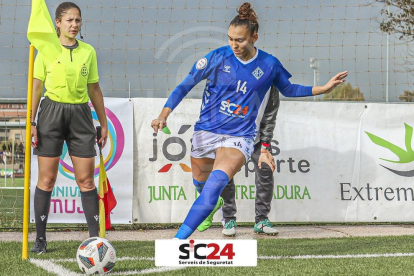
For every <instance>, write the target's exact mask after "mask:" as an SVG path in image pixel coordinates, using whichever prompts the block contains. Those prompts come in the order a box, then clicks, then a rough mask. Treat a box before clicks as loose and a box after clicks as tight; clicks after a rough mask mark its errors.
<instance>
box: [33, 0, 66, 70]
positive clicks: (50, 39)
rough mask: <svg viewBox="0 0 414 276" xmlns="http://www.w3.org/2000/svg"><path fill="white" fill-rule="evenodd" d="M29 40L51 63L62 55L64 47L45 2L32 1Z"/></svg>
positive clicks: (42, 0)
mask: <svg viewBox="0 0 414 276" xmlns="http://www.w3.org/2000/svg"><path fill="white" fill-rule="evenodd" d="M27 38H28V39H29V41H30V43H31V44H32V45H33V46H34V47H35V48H36V50H37V51H38V52H40V53H41V54H42V56H43V57H44V58H46V59H48V60H49V61H50V62H53V61H55V60H56V59H57V58H58V57H59V55H60V54H61V53H62V46H61V45H60V41H59V38H58V36H57V33H56V29H55V26H54V25H53V22H52V18H51V17H50V14H49V10H48V9H47V6H46V3H45V0H32V12H31V14H30V19H29V26H28V27H27Z"/></svg>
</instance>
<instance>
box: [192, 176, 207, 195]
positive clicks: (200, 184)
mask: <svg viewBox="0 0 414 276" xmlns="http://www.w3.org/2000/svg"><path fill="white" fill-rule="evenodd" d="M193 184H194V186H195V187H196V189H197V192H198V193H199V194H201V191H202V190H203V188H204V185H206V182H205V181H197V180H195V179H194V177H193Z"/></svg>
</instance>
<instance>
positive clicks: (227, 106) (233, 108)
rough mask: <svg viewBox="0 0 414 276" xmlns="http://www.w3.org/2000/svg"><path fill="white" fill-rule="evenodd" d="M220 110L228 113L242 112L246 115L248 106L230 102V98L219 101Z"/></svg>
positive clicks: (237, 113) (236, 113) (238, 113)
mask: <svg viewBox="0 0 414 276" xmlns="http://www.w3.org/2000/svg"><path fill="white" fill-rule="evenodd" d="M220 110H223V111H226V112H227V113H229V114H234V115H241V114H242V115H244V116H246V114H247V113H248V112H249V107H248V106H241V105H239V104H235V103H231V102H230V100H227V101H222V102H221V106H220Z"/></svg>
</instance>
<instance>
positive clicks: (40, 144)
mask: <svg viewBox="0 0 414 276" xmlns="http://www.w3.org/2000/svg"><path fill="white" fill-rule="evenodd" d="M55 15H56V18H55V22H56V29H57V34H58V37H59V40H60V43H61V44H62V54H61V55H60V56H59V57H58V58H57V60H56V61H54V62H51V63H50V62H48V61H47V60H46V59H45V58H43V57H42V55H40V54H38V55H37V57H36V60H35V65H34V80H33V104H32V114H31V118H32V119H31V120H32V137H33V140H32V146H33V148H34V149H33V153H34V154H35V155H37V156H38V163H39V168H38V169H39V178H38V182H37V187H36V191H35V195H34V212H35V221H36V242H35V245H34V247H33V249H32V252H38V253H39V254H41V253H45V252H46V245H47V243H46V223H47V219H48V215H49V207H50V198H51V194H52V190H53V187H54V185H55V182H56V177H57V172H58V166H59V159H60V156H61V154H62V148H63V142H64V141H66V144H67V146H68V150H69V155H70V157H71V159H72V163H73V168H74V173H75V179H76V183H77V184H78V186H79V189H80V191H81V200H82V207H83V210H84V213H85V217H86V222H87V224H88V229H89V236H91V237H94V236H98V229H99V221H98V218H99V210H98V195H97V191H96V187H95V184H94V167H95V156H96V151H95V139H96V133H95V129H94V125H93V121H92V114H91V109H90V107H89V106H88V101H89V98H90V100H91V102H92V104H93V106H94V108H95V111H96V113H97V115H98V118H99V122H100V124H101V127H102V132H101V135H102V138H101V139H100V141H99V142H101V143H103V145H105V143H106V139H107V133H108V129H107V121H106V115H105V108H104V102H103V96H102V91H101V88H100V87H99V83H98V81H99V76H98V64H97V59H96V53H95V50H94V48H93V47H92V46H91V45H89V44H86V43H84V42H82V41H78V40H76V38H75V37H76V35H77V34H78V33H79V31H80V28H81V25H82V17H81V10H80V8H79V7H78V6H77V5H76V4H74V3H72V2H63V3H61V4H60V5H59V6H58V7H57V8H56V14H55ZM43 84H44V85H45V90H46V91H45V98H44V99H43V100H42V102H41V103H40V108H39V113H38V119H37V124H36V122H35V121H34V119H35V117H36V116H35V115H36V113H37V111H38V107H39V101H40V98H41V95H42V92H43ZM88 95H89V97H88Z"/></svg>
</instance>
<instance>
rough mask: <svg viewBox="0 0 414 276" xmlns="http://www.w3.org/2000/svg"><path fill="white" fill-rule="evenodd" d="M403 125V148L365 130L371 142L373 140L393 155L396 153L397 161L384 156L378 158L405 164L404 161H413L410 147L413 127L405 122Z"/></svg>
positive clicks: (413, 152) (413, 156) (412, 152)
mask: <svg viewBox="0 0 414 276" xmlns="http://www.w3.org/2000/svg"><path fill="white" fill-rule="evenodd" d="M404 125H405V149H402V148H400V147H398V146H396V145H394V144H393V143H391V142H388V141H387V140H384V139H382V138H380V137H378V136H376V135H374V134H372V133H369V132H367V131H365V133H366V134H367V135H368V137H369V138H370V139H371V141H372V142H374V143H375V144H377V145H378V146H381V147H383V148H386V149H389V150H390V151H392V152H393V153H394V154H395V155H397V156H398V159H399V160H398V161H394V160H389V159H385V158H380V159H381V160H384V161H387V162H392V163H398V164H406V163H410V162H412V161H414V151H413V149H412V147H411V140H412V138H413V128H412V127H411V126H409V125H407V124H405V123H404Z"/></svg>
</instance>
